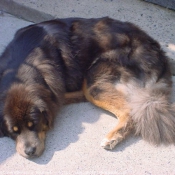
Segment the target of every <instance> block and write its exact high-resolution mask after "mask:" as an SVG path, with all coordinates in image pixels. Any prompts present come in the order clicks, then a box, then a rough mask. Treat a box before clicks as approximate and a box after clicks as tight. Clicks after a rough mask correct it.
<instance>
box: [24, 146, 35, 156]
mask: <svg viewBox="0 0 175 175" xmlns="http://www.w3.org/2000/svg"><path fill="white" fill-rule="evenodd" d="M35 151H36V147H28V148H26V149H25V153H26V154H27V155H28V156H32V155H34V154H35Z"/></svg>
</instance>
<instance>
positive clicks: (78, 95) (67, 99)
mask: <svg viewBox="0 0 175 175" xmlns="http://www.w3.org/2000/svg"><path fill="white" fill-rule="evenodd" d="M86 101H87V100H86V98H85V96H84V94H83V91H82V90H81V91H75V92H67V93H65V94H64V105H68V104H71V103H80V102H86Z"/></svg>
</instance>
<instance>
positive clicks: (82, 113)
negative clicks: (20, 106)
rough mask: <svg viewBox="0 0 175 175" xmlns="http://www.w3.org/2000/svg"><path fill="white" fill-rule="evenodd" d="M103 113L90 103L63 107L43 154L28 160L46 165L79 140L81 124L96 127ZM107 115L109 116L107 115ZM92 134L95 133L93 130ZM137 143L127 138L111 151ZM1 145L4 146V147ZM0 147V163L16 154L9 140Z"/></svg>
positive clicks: (81, 130)
mask: <svg viewBox="0 0 175 175" xmlns="http://www.w3.org/2000/svg"><path fill="white" fill-rule="evenodd" d="M104 113H107V112H105V111H104V110H102V109H99V108H97V107H95V106H94V105H92V104H90V103H80V104H73V105H68V106H65V107H63V108H62V109H61V111H60V113H59V114H58V115H57V118H56V119H55V123H54V127H53V129H52V130H51V131H49V132H48V134H47V137H46V145H45V151H44V153H43V154H42V155H41V156H40V157H38V158H34V159H30V161H33V162H35V163H37V164H47V163H48V162H50V161H51V160H52V157H53V156H54V154H55V153H56V152H58V151H64V149H66V148H67V147H68V146H69V145H70V144H71V143H75V142H77V141H78V140H79V135H81V134H82V133H83V132H84V131H85V128H84V126H83V123H89V124H92V127H96V124H94V125H93V123H96V122H97V121H98V120H99V118H100V116H101V114H104ZM107 114H108V113H107ZM109 115H111V114H110V113H109ZM107 117H110V116H107ZM116 123H117V119H116ZM104 127H105V126H104ZM107 129H108V131H110V129H111V128H107ZM92 132H95V131H94V130H93V131H92ZM102 132H103V131H99V134H101V133H102ZM92 134H93V133H92ZM101 136H102V138H103V136H105V134H104V135H102V134H101ZM98 139H99V141H101V140H100V139H101V138H98ZM4 140H5V143H4ZM137 141H138V138H134V137H129V138H127V140H125V141H123V142H122V143H121V144H119V145H117V147H116V148H115V149H114V150H112V151H113V152H118V151H122V150H124V149H125V148H126V147H128V146H129V145H132V144H133V143H135V142H137ZM94 144H95V143H94ZM1 145H2V146H1ZM3 145H5V147H4V146H3ZM0 146H1V152H0V153H1V154H2V156H0V157H1V158H0V163H1V162H3V161H5V160H6V159H8V158H9V157H10V156H12V155H13V154H14V153H15V152H16V150H15V143H14V141H12V140H11V139H9V138H4V139H1V140H0ZM97 146H99V145H97ZM2 147H3V148H2ZM7 147H8V148H7ZM99 147H100V146H99Z"/></svg>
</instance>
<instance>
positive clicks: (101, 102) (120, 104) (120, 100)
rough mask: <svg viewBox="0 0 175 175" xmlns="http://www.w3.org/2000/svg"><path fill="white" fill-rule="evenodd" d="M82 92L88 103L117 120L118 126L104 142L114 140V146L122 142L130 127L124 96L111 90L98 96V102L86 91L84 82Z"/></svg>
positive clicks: (128, 109)
mask: <svg viewBox="0 0 175 175" xmlns="http://www.w3.org/2000/svg"><path fill="white" fill-rule="evenodd" d="M107 89H108V88H107ZM83 91H84V94H85V96H86V98H87V100H88V101H90V102H91V103H93V104H94V105H96V106H98V107H100V108H102V109H105V110H107V111H109V112H111V113H113V114H114V115H115V116H116V117H117V118H118V124H117V125H116V127H115V128H114V129H113V130H111V131H110V132H109V133H108V134H107V135H106V140H109V141H111V142H112V141H114V140H115V143H116V144H117V143H118V142H120V141H122V140H123V139H124V138H125V136H126V135H127V134H128V133H129V130H130V126H129V123H130V116H129V113H130V108H129V107H128V106H127V103H126V100H125V97H124V95H123V94H122V93H121V92H118V91H113V89H112V90H111V91H110V90H109V89H108V91H107V93H106V94H105V93H102V94H100V95H99V98H98V100H96V99H94V98H93V96H92V95H91V94H90V93H89V89H87V85H86V81H85V82H84V88H83ZM114 92H115V93H114ZM109 93H113V94H109ZM111 97H112V98H111ZM109 144H110V143H109ZM106 146H108V145H106ZM114 146H115V145H114ZM109 147H110V149H112V148H113V147H112V148H111V146H109Z"/></svg>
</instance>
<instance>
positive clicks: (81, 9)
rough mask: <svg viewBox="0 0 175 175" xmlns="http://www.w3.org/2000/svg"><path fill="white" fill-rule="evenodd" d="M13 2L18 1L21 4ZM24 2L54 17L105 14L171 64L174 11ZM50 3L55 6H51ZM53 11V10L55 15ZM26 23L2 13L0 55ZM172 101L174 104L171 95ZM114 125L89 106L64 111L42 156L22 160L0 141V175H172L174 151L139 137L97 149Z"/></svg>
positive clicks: (121, 4)
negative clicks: (142, 35)
mask: <svg viewBox="0 0 175 175" xmlns="http://www.w3.org/2000/svg"><path fill="white" fill-rule="evenodd" d="M15 1H18V2H20V0H15ZM24 2H25V4H24V5H26V6H27V5H28V6H29V5H30V4H31V6H30V8H34V9H38V10H39V11H41V10H43V9H44V11H45V12H47V13H48V14H51V15H53V16H54V15H55V14H56V13H55V12H56V11H57V16H56V17H71V16H81V17H100V16H107V15H108V16H110V17H113V18H116V19H120V20H127V21H131V22H134V23H136V24H137V25H139V26H141V27H142V28H143V29H144V30H146V31H147V32H148V33H149V34H150V35H151V36H153V37H154V38H155V39H157V40H158V41H159V42H160V43H161V45H162V47H163V48H164V49H165V50H166V51H167V54H168V55H169V56H170V57H171V58H172V59H173V58H175V12H173V11H170V10H167V9H164V8H161V7H159V6H155V5H152V4H149V3H146V2H142V1H137V0H131V1H128V0H123V1H122V0H119V1H112V0H110V1H109V0H106V1H98V0H94V1H93V0H85V1H78V0H77V1H75V0H73V1H68V0H65V1H62V0H57V1H40V0H38V1H37V2H35V1H34V0H33V1H27V2H26V1H23V2H21V3H24ZM41 2H42V6H41V7H40V5H39V3H41ZM54 2H55V3H56V4H59V6H58V5H56V4H55V5H54ZM73 2H74V3H73ZM117 2H118V3H117ZM0 3H1V1H0ZM46 7H47V8H46ZM54 7H55V8H54ZM52 9H54V10H55V12H54V13H53V11H54V10H52ZM95 12H96V13H95ZM29 24H31V22H26V21H23V20H21V19H17V18H15V17H14V16H11V15H8V14H6V13H1V15H0V38H1V40H0V52H2V50H3V48H4V47H5V46H6V45H7V43H8V42H9V41H10V40H11V39H12V37H13V35H14V32H15V31H16V30H17V29H18V28H21V27H23V26H26V25H29ZM174 82H175V81H174ZM174 91H175V86H174ZM174 94H175V92H174ZM173 98H174V99H173V100H174V101H175V95H174V96H173ZM116 122H117V119H116V118H114V117H112V116H111V115H110V114H109V113H107V112H105V111H103V110H101V109H99V108H97V107H95V106H93V105H91V104H90V103H80V104H73V105H69V106H65V107H64V108H63V109H62V110H61V111H60V113H59V114H58V117H57V119H56V121H55V126H54V129H53V130H51V131H50V132H49V133H48V135H47V139H46V150H45V152H44V153H43V155H42V156H41V157H39V158H35V159H32V160H28V159H25V158H23V157H21V156H20V155H18V154H17V153H16V151H15V144H14V141H12V140H11V139H9V138H1V139H0V174H1V175H10V174H13V175H16V174H20V175H28V174H31V175H33V174H41V175H45V174H46V175H47V174H51V175H57V174H60V175H64V174H88V175H89V174H94V175H96V174H98V175H102V174H108V175H109V174H110V175H125V174H127V175H150V174H152V175H165V174H167V175H174V174H175V146H168V147H164V146H161V147H155V146H152V145H149V144H148V143H146V142H145V141H143V140H142V139H141V138H140V137H134V136H132V137H129V138H128V139H127V140H125V141H124V142H122V143H121V144H119V145H118V146H117V147H116V148H115V149H114V150H113V151H107V150H104V149H102V148H101V147H100V142H101V140H102V139H103V137H104V136H105V134H106V133H107V132H108V131H109V130H110V128H111V127H113V126H115V124H116Z"/></svg>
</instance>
